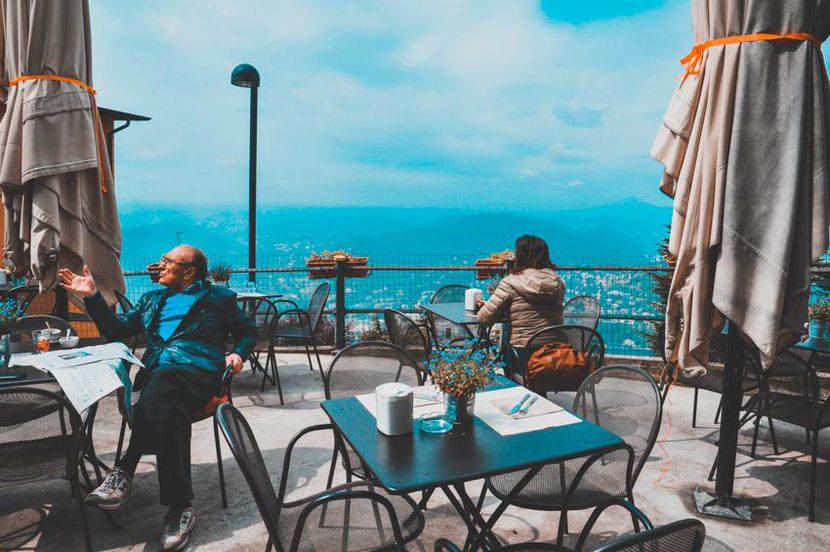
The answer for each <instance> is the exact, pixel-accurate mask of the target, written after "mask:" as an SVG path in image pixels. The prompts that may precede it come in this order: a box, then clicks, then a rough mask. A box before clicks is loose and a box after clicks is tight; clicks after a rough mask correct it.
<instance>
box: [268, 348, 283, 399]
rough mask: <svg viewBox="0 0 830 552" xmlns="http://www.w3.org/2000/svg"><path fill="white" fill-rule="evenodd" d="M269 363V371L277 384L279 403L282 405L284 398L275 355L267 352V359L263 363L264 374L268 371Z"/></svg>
mask: <svg viewBox="0 0 830 552" xmlns="http://www.w3.org/2000/svg"><path fill="white" fill-rule="evenodd" d="M269 363H270V365H271V373H272V374H273V376H274V381H275V382H276V384H277V392H278V393H279V395H280V404H281V405H284V404H285V400H284V399H283V397H282V382H280V371H279V370H277V355H276V354H272V353H268V360H267V361H266V363H265V373H266V374H267V373H268V364H269ZM264 385H265V384H264V383H263V387H264Z"/></svg>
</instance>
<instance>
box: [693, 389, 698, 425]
mask: <svg viewBox="0 0 830 552" xmlns="http://www.w3.org/2000/svg"><path fill="white" fill-rule="evenodd" d="M697 393H698V388H697V387H695V398H694V401H693V402H692V427H697Z"/></svg>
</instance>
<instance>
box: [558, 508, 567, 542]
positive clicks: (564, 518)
mask: <svg viewBox="0 0 830 552" xmlns="http://www.w3.org/2000/svg"><path fill="white" fill-rule="evenodd" d="M567 520H568V510H562V512H561V513H560V514H559V530H558V531H557V533H556V544H558V545H559V546H562V538H563V537H564V536H565V525H567V523H568V521H567Z"/></svg>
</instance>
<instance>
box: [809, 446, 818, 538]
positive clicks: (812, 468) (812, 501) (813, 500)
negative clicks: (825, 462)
mask: <svg viewBox="0 0 830 552" xmlns="http://www.w3.org/2000/svg"><path fill="white" fill-rule="evenodd" d="M812 452H813V454H812V458H810V507H809V513H808V515H807V518H808V519H809V520H810V521H815V520H816V457H817V456H818V439H817V438H816V439H813V451H812Z"/></svg>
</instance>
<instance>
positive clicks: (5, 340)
mask: <svg viewBox="0 0 830 552" xmlns="http://www.w3.org/2000/svg"><path fill="white" fill-rule="evenodd" d="M11 358H12V349H11V337H10V336H9V334H4V335H2V336H0V362H2V363H3V366H2V368H0V370H5V369H7V368H8V367H9V361H10V360H11Z"/></svg>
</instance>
